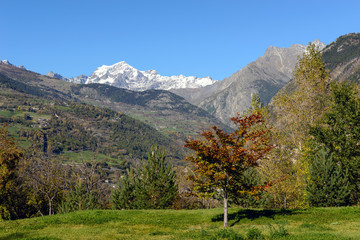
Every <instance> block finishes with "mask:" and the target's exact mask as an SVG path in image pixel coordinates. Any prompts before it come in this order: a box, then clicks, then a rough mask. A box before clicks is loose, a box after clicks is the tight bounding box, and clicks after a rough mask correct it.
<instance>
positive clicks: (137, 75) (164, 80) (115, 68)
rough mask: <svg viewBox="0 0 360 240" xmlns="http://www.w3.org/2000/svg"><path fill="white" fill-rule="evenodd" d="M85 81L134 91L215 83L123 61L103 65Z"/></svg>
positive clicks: (210, 80)
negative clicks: (163, 72)
mask: <svg viewBox="0 0 360 240" xmlns="http://www.w3.org/2000/svg"><path fill="white" fill-rule="evenodd" d="M86 83H87V84H88V83H102V84H108V85H112V86H115V87H120V88H126V89H130V90H135V91H144V90H148V89H162V90H169V89H177V88H198V87H204V86H207V85H211V84H213V83H215V80H212V79H211V78H210V77H205V78H197V77H193V76H189V77H186V76H184V75H179V76H162V75H160V74H159V73H158V72H157V71H156V70H146V71H140V70H138V69H136V68H134V67H132V66H131V65H129V64H128V63H127V62H125V61H121V62H118V63H115V64H113V65H110V66H106V65H103V66H101V67H99V68H97V69H96V71H95V72H94V73H93V74H92V75H91V76H90V77H89V78H88V79H87V80H86Z"/></svg>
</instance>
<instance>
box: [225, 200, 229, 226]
mask: <svg viewBox="0 0 360 240" xmlns="http://www.w3.org/2000/svg"><path fill="white" fill-rule="evenodd" d="M228 226H229V224H228V199H227V194H226V193H225V195H224V228H227V227H228Z"/></svg>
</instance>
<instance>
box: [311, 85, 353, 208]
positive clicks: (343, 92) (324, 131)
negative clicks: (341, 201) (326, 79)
mask: <svg viewBox="0 0 360 240" xmlns="http://www.w3.org/2000/svg"><path fill="white" fill-rule="evenodd" d="M331 93H332V94H331V98H330V99H331V102H332V104H331V108H330V110H329V112H327V113H326V114H325V115H324V117H323V119H322V121H321V122H320V123H319V124H317V125H316V126H314V127H312V128H311V131H310V133H311V134H312V136H313V138H314V141H315V142H316V143H317V144H319V145H321V146H323V147H325V148H326V149H328V150H329V152H330V153H331V156H332V158H333V161H335V162H336V164H337V165H339V166H340V167H341V169H343V171H345V170H346V171H348V173H347V174H346V176H348V182H349V183H350V185H351V188H352V192H351V195H352V200H351V202H352V203H356V202H358V201H359V198H360V188H359V179H360V172H359V169H360V147H359V146H360V99H359V90H357V87H356V86H355V85H353V84H348V83H333V84H332V86H331ZM344 174H345V173H344Z"/></svg>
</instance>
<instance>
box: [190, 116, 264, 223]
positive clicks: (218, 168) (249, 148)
mask: <svg viewBox="0 0 360 240" xmlns="http://www.w3.org/2000/svg"><path fill="white" fill-rule="evenodd" d="M231 120H232V121H233V123H234V124H235V126H236V127H237V129H236V130H235V131H234V132H232V133H226V132H224V131H223V130H221V129H219V128H218V127H216V126H214V127H212V131H211V130H210V131H203V132H202V133H201V136H203V139H200V140H192V139H189V140H187V141H185V145H184V147H187V148H190V149H192V150H194V151H195V155H193V156H190V157H187V158H186V160H187V161H190V162H192V163H194V164H195V166H196V169H195V170H194V175H192V176H191V179H192V180H193V181H194V189H195V190H196V191H198V192H200V193H211V194H213V193H215V192H216V193H219V194H220V195H221V197H222V199H223V201H224V227H227V226H228V199H229V198H233V199H236V198H237V197H239V196H241V195H244V194H253V193H255V192H257V190H259V189H260V188H261V187H260V186H253V185H251V184H247V183H248V182H247V183H246V182H244V181H243V175H244V172H245V171H246V170H248V169H249V168H251V167H254V166H257V165H258V160H259V159H261V158H263V157H264V155H265V154H266V153H268V152H269V151H270V149H271V147H270V146H269V145H268V140H269V137H268V136H267V134H268V130H267V129H262V128H258V126H259V125H261V124H263V122H264V121H263V119H262V116H261V115H260V114H251V115H249V116H245V117H240V116H239V115H238V116H237V117H234V118H231Z"/></svg>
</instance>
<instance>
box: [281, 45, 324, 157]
mask: <svg viewBox="0 0 360 240" xmlns="http://www.w3.org/2000/svg"><path fill="white" fill-rule="evenodd" d="M294 81H295V82H296V86H297V88H296V89H295V90H294V91H293V92H291V93H287V92H284V91H280V92H279V94H278V95H277V96H276V98H275V106H276V112H277V123H276V124H277V128H278V129H279V130H280V131H281V132H282V136H283V138H282V139H281V140H282V145H286V146H288V147H290V148H291V149H293V148H298V149H299V150H300V151H301V147H302V145H303V144H304V142H305V140H306V138H307V136H308V131H309V126H312V125H314V124H315V123H316V122H317V121H318V120H319V119H320V118H321V116H322V114H323V113H324V112H325V110H326V107H327V99H328V97H327V96H328V88H329V84H330V75H329V73H328V70H326V69H325V67H324V63H323V62H322V59H321V54H320V52H319V49H318V48H316V47H315V45H314V44H311V43H310V44H309V45H308V46H307V48H306V52H305V54H304V55H303V56H302V57H301V58H299V59H298V62H297V64H296V66H295V70H294ZM280 136H281V135H280Z"/></svg>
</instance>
